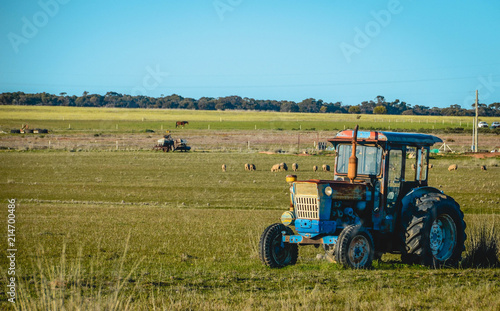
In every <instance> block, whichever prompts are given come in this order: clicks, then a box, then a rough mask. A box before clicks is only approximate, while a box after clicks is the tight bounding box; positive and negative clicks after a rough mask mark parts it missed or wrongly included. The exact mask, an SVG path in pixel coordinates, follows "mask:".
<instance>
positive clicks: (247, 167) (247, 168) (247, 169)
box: [245, 163, 250, 171]
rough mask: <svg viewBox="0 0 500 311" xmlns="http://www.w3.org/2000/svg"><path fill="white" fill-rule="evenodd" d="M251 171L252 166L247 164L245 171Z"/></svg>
mask: <svg viewBox="0 0 500 311" xmlns="http://www.w3.org/2000/svg"><path fill="white" fill-rule="evenodd" d="M249 170H250V164H248V163H245V171H249Z"/></svg>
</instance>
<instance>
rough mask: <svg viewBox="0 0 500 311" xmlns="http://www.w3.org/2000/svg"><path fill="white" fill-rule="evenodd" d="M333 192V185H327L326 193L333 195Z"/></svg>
mask: <svg viewBox="0 0 500 311" xmlns="http://www.w3.org/2000/svg"><path fill="white" fill-rule="evenodd" d="M332 193H333V189H332V187H330V186H328V187H326V188H325V194H326V195H327V196H331V195H332Z"/></svg>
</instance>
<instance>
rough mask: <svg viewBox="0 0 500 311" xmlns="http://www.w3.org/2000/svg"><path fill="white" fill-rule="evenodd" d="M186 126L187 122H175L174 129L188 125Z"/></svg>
mask: <svg viewBox="0 0 500 311" xmlns="http://www.w3.org/2000/svg"><path fill="white" fill-rule="evenodd" d="M188 124H189V122H188V121H177V122H175V127H176V128H177V127H179V126H182V127H184V125H188Z"/></svg>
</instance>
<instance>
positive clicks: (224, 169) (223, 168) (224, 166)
mask: <svg viewBox="0 0 500 311" xmlns="http://www.w3.org/2000/svg"><path fill="white" fill-rule="evenodd" d="M222 171H223V172H225V171H226V164H222Z"/></svg>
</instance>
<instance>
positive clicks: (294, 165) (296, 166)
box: [292, 163, 299, 172]
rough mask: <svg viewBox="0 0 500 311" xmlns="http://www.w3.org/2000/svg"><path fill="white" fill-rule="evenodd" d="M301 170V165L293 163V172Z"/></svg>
mask: <svg viewBox="0 0 500 311" xmlns="http://www.w3.org/2000/svg"><path fill="white" fill-rule="evenodd" d="M298 169H299V165H298V164H297V163H292V170H293V171H294V172H296V171H297V170H298Z"/></svg>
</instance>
